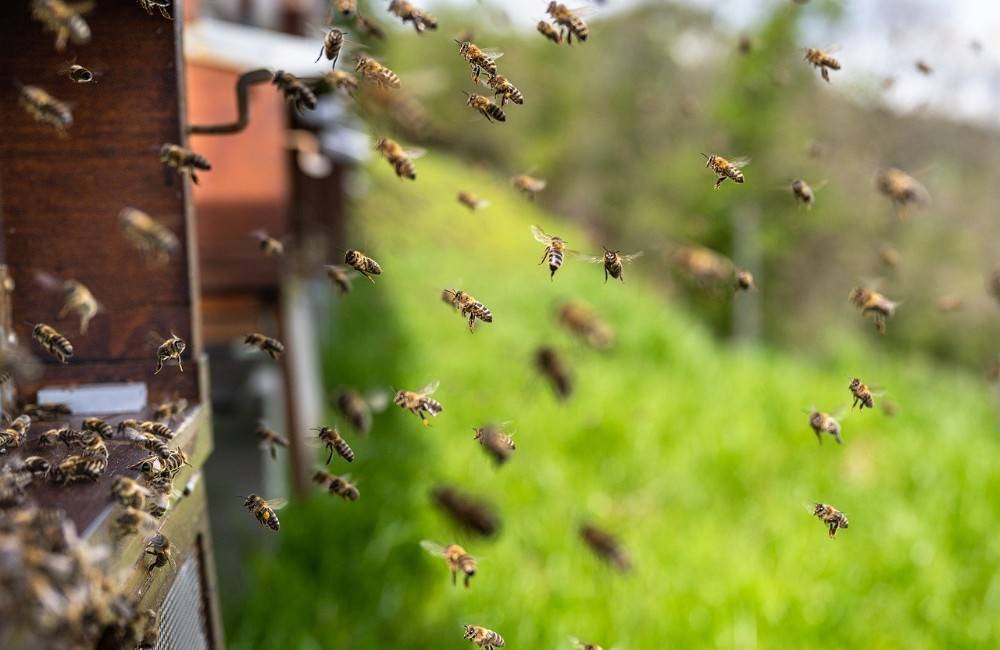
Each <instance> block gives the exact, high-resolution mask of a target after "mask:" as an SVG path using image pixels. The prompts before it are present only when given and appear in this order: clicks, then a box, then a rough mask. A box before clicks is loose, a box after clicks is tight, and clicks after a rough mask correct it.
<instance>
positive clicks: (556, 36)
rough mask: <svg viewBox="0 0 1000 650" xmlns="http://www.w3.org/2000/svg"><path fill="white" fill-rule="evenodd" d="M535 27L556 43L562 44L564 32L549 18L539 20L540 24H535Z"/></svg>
mask: <svg viewBox="0 0 1000 650" xmlns="http://www.w3.org/2000/svg"><path fill="white" fill-rule="evenodd" d="M535 29H537V30H538V33H539V34H541V35H542V36H544V37H545V38H547V39H548V40H550V41H552V42H553V43H555V44H556V45H562V32H560V31H559V30H558V29H556V28H555V27H553V26H552V23H550V22H548V21H547V20H539V21H538V24H537V25H535Z"/></svg>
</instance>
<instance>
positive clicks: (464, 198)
mask: <svg viewBox="0 0 1000 650" xmlns="http://www.w3.org/2000/svg"><path fill="white" fill-rule="evenodd" d="M458 202H459V203H461V204H462V205H464V206H465V207H467V208H469V209H470V210H472V211H473V212H475V211H476V210H482V209H483V208H485V207H489V205H490V202H489V201H486V200H484V199H481V198H479V197H478V196H477V195H475V194H473V193H472V192H459V193H458Z"/></svg>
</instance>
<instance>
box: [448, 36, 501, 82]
mask: <svg viewBox="0 0 1000 650" xmlns="http://www.w3.org/2000/svg"><path fill="white" fill-rule="evenodd" d="M455 42H456V43H458V53H459V54H460V55H461V56H462V58H463V59H465V60H466V61H468V62H469V66H470V67H471V68H472V80H473V81H474V82H476V83H479V75H480V74H482V73H483V72H485V73H486V76H487V77H490V78H492V77H495V76H496V74H497V63H496V60H497V59H499V58H500V57H502V56H503V52H496V51H493V50H484V49H482V48H480V47H479V46H477V45H474V44H473V43H470V42H469V41H459V40H455Z"/></svg>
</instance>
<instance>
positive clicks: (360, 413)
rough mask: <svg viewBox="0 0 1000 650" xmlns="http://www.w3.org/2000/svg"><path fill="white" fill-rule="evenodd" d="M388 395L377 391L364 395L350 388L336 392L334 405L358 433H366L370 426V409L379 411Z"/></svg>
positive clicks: (384, 404) (386, 400)
mask: <svg viewBox="0 0 1000 650" xmlns="http://www.w3.org/2000/svg"><path fill="white" fill-rule="evenodd" d="M387 398H388V395H387V394H386V393H385V392H382V391H378V392H375V393H374V394H370V395H369V396H368V397H365V396H364V395H362V394H361V393H358V392H357V391H354V390H351V389H350V388H343V389H341V390H340V391H339V392H338V393H337V398H336V405H337V409H338V410H339V411H340V413H341V415H343V416H344V418H345V419H346V420H347V421H348V422H350V423H351V426H353V427H354V428H355V429H356V430H357V431H358V433H368V432H369V431H370V430H371V427H372V411H381V410H382V409H384V408H385V406H386V403H387V402H388V399H387Z"/></svg>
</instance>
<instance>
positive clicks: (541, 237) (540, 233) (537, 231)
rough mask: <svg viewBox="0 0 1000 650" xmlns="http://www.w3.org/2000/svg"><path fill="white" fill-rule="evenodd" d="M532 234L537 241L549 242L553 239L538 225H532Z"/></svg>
mask: <svg viewBox="0 0 1000 650" xmlns="http://www.w3.org/2000/svg"><path fill="white" fill-rule="evenodd" d="M531 234H532V235H534V237H535V241H537V242H541V243H543V244H548V243H549V242H551V241H552V238H551V237H549V236H548V235H546V234H545V231H544V230H542V229H541V228H539V227H538V226H532V227H531Z"/></svg>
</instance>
